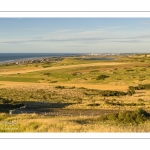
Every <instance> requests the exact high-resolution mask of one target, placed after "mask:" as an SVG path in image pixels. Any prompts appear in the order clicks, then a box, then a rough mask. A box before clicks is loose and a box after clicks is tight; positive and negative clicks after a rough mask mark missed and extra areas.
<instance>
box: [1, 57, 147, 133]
mask: <svg viewBox="0 0 150 150" xmlns="http://www.w3.org/2000/svg"><path fill="white" fill-rule="evenodd" d="M85 57H87V58H85ZM85 57H82V56H81V57H66V58H65V57H64V58H62V59H60V60H59V61H58V62H47V63H45V62H39V63H32V64H18V65H17V64H3V65H0V69H1V73H0V82H1V84H0V85H1V86H0V112H1V113H0V120H2V121H8V122H9V121H12V120H13V121H15V120H18V124H17V125H16V127H17V130H14V131H12V132H17V131H19V132H24V131H25V132H28V131H29V132H32V131H36V132H39V131H41V132H51V131H54V132H55V131H58V132H61V131H66V132H69V131H73V132H74V131H79V132H83V131H86V132H87V131H96V132H97V131H101V132H103V131H109V128H110V126H112V127H114V129H112V131H116V132H117V131H127V132H128V131H135V130H133V129H131V127H132V128H136V129H137V131H150V130H149V125H150V119H149V117H150V116H149V112H150V99H149V96H150V65H149V63H150V57H148V56H147V55H144V56H142V55H134V56H121V55H120V56H111V57H112V58H115V59H114V60H107V61H104V60H98V59H99V58H100V57H101V56H95V57H97V58H93V57H94V56H85ZM94 59H95V60H94ZM30 71H31V72H30ZM24 105H28V106H30V107H29V108H27V111H28V110H30V111H31V110H37V111H39V112H40V113H41V112H42V113H41V114H39V115H37V114H26V115H25V114H13V115H8V112H9V110H12V109H17V108H18V107H20V106H24ZM140 107H142V109H138V108H140ZM65 110H66V111H67V113H66V114H64V116H65V115H68V116H66V117H64V116H59V115H58V114H61V113H62V112H63V111H65ZM88 110H90V111H91V112H90V113H89V112H88ZM145 110H146V111H145ZM80 111H81V112H80ZM86 111H87V112H86ZM33 112H34V111H33ZM114 112H115V113H114ZM46 113H52V114H53V115H52V116H51V115H49V116H48V115H47V116H46ZM75 113H76V114H75ZM84 114H85V116H84ZM69 115H70V116H69ZM73 115H76V116H73ZM82 115H83V116H82ZM61 117H62V118H63V117H64V118H63V119H62V118H61ZM71 117H72V118H71ZM40 119H41V120H40ZM43 121H44V122H43ZM22 122H23V124H22ZM60 122H61V123H60ZM105 125H106V126H105ZM65 126H67V127H65ZM123 126H126V127H128V128H127V130H122V127H123ZM142 126H144V127H145V128H144V129H143V127H142ZM3 127H4V126H3V125H0V130H1V131H2V132H8V131H7V129H3ZM108 127H109V128H108ZM106 128H107V129H106ZM118 128H121V129H120V130H119V129H118ZM139 128H140V129H139ZM2 129H3V130H2ZM130 129H131V130H130ZM102 130H103V131H102Z"/></svg>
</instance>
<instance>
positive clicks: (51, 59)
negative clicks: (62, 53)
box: [5, 57, 63, 65]
mask: <svg viewBox="0 0 150 150" xmlns="http://www.w3.org/2000/svg"><path fill="white" fill-rule="evenodd" d="M62 59H63V58H62V57H49V58H32V59H31V58H30V59H24V60H16V61H11V62H7V63H5V64H6V65H12V64H16V65H19V64H34V63H54V62H55V63H56V62H58V61H61V60H62Z"/></svg>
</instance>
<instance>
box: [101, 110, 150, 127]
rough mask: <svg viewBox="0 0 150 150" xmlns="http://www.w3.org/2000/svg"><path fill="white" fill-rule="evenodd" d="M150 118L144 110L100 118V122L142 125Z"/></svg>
mask: <svg viewBox="0 0 150 150" xmlns="http://www.w3.org/2000/svg"><path fill="white" fill-rule="evenodd" d="M149 118H150V114H149V113H147V112H146V111H145V110H143V109H141V108H140V109H137V110H135V111H126V112H119V113H115V114H108V115H105V116H102V117H100V118H99V120H100V121H115V123H120V124H136V125H138V124H140V123H144V122H145V121H146V120H147V119H149Z"/></svg>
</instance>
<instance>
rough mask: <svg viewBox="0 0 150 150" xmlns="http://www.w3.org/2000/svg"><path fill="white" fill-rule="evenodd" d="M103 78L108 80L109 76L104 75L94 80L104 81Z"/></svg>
mask: <svg viewBox="0 0 150 150" xmlns="http://www.w3.org/2000/svg"><path fill="white" fill-rule="evenodd" d="M105 78H109V76H106V75H100V76H98V77H97V78H96V80H104V79H105Z"/></svg>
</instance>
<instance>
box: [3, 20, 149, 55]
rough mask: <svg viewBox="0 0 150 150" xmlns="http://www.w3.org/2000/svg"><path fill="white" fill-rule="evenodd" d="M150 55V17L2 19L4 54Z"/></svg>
mask: <svg viewBox="0 0 150 150" xmlns="http://www.w3.org/2000/svg"><path fill="white" fill-rule="evenodd" d="M6 52H9V53H17V52H18V53H25V52H27V53H44V52H45V53H129V52H131V53H134V52H139V53H140V52H141V53H142V52H145V53H146V52H150V18H0V53H6Z"/></svg>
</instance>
